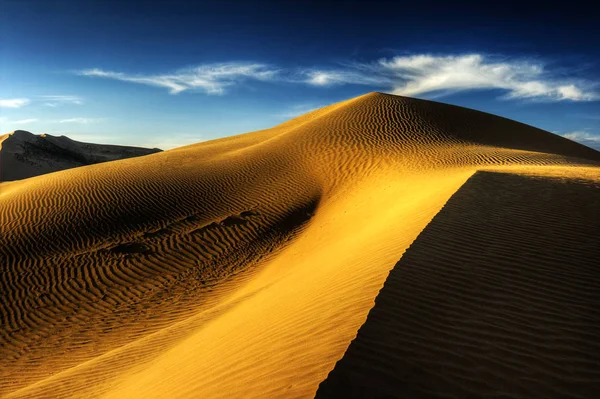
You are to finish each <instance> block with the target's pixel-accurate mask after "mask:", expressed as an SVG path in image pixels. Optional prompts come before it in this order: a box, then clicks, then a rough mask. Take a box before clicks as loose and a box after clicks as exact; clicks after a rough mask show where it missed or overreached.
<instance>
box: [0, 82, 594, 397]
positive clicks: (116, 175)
mask: <svg viewBox="0 0 600 399" xmlns="http://www.w3.org/2000/svg"><path fill="white" fill-rule="evenodd" d="M484 169H485V170H494V171H510V172H511V173H513V174H515V173H517V174H519V173H520V174H523V173H526V174H528V175H531V174H536V175H539V176H545V175H548V174H552V175H561V176H563V177H562V178H563V179H567V180H572V179H577V178H585V179H588V180H589V179H593V178H594V176H598V175H599V174H600V153H598V152H596V151H594V150H592V149H589V148H587V147H584V146H582V145H580V144H577V143H575V142H572V141H569V140H567V139H564V138H562V137H559V136H556V135H553V134H551V133H548V132H545V131H542V130H539V129H536V128H533V127H531V126H527V125H523V124H520V123H517V122H514V121H510V120H507V119H504V118H500V117H496V116H493V115H489V114H484V113H481V112H477V111H472V110H468V109H464V108H460V107H454V106H449V105H444V104H440V103H435V102H429V101H423V100H416V99H410V98H404V97H398V96H391V95H384V94H379V93H371V94H367V95H364V96H361V97H357V98H354V99H351V100H347V101H344V102H341V103H338V104H334V105H331V106H328V107H325V108H322V109H320V110H317V111H313V112H311V113H309V114H306V115H304V116H301V117H298V118H296V119H293V120H291V121H288V122H286V123H283V124H281V125H279V126H276V127H274V128H272V129H267V130H263V131H258V132H253V133H248V134H245V135H240V136H235V137H230V138H225V139H220V140H214V141H209V142H204V143H200V144H196V145H191V146H186V147H181V148H178V149H175V150H170V151H165V152H161V153H157V154H152V155H148V156H144V157H138V158H131V159H126V160H119V161H114V162H109V163H105V164H96V165H90V166H84V167H80V168H75V169H69V170H65V171H61V172H58V173H52V174H48V175H46V176H39V177H33V178H30V179H26V180H23V181H17V182H10V183H2V185H0V190H1V191H0V260H1V261H0V265H2V266H1V267H2V274H1V280H0V284H1V286H0V320H1V322H2V324H1V328H0V396H4V397H7V398H17V397H21V398H46V397H61V398H62V397H77V398H79V397H105V398H123V397H139V398H152V397H155V398H164V397H170V398H178V397H182V398H183V397H199V396H201V397H206V398H217V397H223V398H231V397H263V398H264V397H274V398H276V397H285V398H289V397H312V396H314V395H315V393H316V392H317V389H318V388H319V384H320V383H321V382H323V381H324V380H325V379H326V378H327V377H328V374H329V373H330V371H331V370H333V369H334V367H335V366H336V362H337V361H338V360H340V359H342V358H343V357H344V353H345V352H346V350H347V349H348V346H349V345H350V343H351V341H352V340H353V339H354V338H355V337H356V334H357V331H358V330H359V328H360V327H361V325H363V323H365V320H367V316H368V314H369V311H370V310H371V308H372V307H373V305H374V300H375V298H376V296H377V295H378V293H379V291H380V289H381V288H382V286H383V285H384V283H385V282H386V278H387V277H388V273H389V272H390V270H391V269H392V268H394V265H395V264H396V263H397V262H398V260H399V259H401V257H402V254H403V253H404V251H405V250H406V249H407V248H408V247H409V246H410V245H411V243H413V241H414V240H415V239H416V238H417V237H418V236H419V234H420V233H421V232H422V231H423V229H424V228H425V227H426V226H427V225H428V223H429V222H430V221H431V220H432V219H433V218H434V216H435V215H436V214H438V212H439V211H440V209H442V207H443V206H444V204H445V203H446V202H447V201H448V200H449V199H450V198H451V197H452V196H453V195H454V194H455V193H456V192H457V191H458V190H459V189H460V188H461V187H462V186H463V185H464V184H465V182H467V181H468V180H469V178H471V176H473V174H474V173H476V172H477V171H480V170H484ZM590 192H591V191H590ZM574 206H575V207H576V206H577V205H576V204H575V205H574ZM576 227H577V226H575V227H574V228H575V229H576ZM509 228H510V227H509ZM515 231H516V230H515ZM467 245H468V244H467ZM458 250H459V251H463V250H464V251H465V253H470V251H471V249H470V247H467V248H459V249H458ZM522 260H523V259H521V258H518V257H517V258H516V262H519V261H522ZM457 289H459V288H457ZM545 292H546V293H547V295H549V296H551V295H552V293H551V292H549V291H545ZM561 292H562V291H561ZM414 300H415V301H417V302H418V301H419V299H418V298H416V299H414ZM368 324H369V323H367V324H366V325H368ZM366 325H365V326H366ZM572 327H574V326H572ZM485 331H486V330H484V331H483V332H484V333H485ZM587 337H588V338H589V339H591V336H587ZM375 349H376V348H375ZM459 366H461V365H457V366H456V367H459ZM336 369H337V368H336ZM449 375H452V374H451V373H450V374H449Z"/></svg>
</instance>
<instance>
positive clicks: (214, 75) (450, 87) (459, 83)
mask: <svg viewBox="0 0 600 399" xmlns="http://www.w3.org/2000/svg"><path fill="white" fill-rule="evenodd" d="M564 72H565V71H564V70H561V71H560V74H559V72H557V71H555V72H554V73H552V71H549V70H548V68H547V66H546V65H545V64H544V63H542V62H539V61H533V60H527V59H508V58H504V59H498V58H497V57H496V58H492V57H488V56H485V55H482V54H460V55H444V56H436V55H430V54H421V55H411V56H397V57H392V58H382V59H379V60H376V61H373V62H369V63H356V62H355V63H347V64H342V65H340V66H338V67H336V68H329V69H328V68H296V69H284V68H275V67H272V66H268V65H266V64H260V63H236V62H232V63H221V64H207V65H201V66H197V67H193V68H186V69H182V70H179V71H177V72H175V73H171V74H159V75H131V74H126V73H122V72H112V71H105V70H102V69H97V68H94V69H88V70H83V71H79V72H78V74H79V75H82V76H89V77H96V78H105V79H113V80H120V81H124V82H131V83H138V84H145V85H150V86H156V87H161V88H166V89H167V90H169V92H170V93H171V94H177V93H181V92H183V91H187V90H189V91H200V92H204V93H205V94H209V95H219V94H223V93H225V92H226V90H227V89H228V88H230V87H232V86H234V85H237V84H239V83H241V82H243V81H247V80H255V81H272V82H275V81H277V82H285V83H292V84H306V85H309V86H314V87H332V86H340V85H362V86H370V87H373V88H377V89H379V90H381V91H386V92H389V93H392V94H397V95H404V96H420V95H425V94H429V93H436V95H438V96H439V95H445V94H451V93H456V92H460V91H467V90H501V91H504V95H503V96H501V98H502V99H536V100H543V101H565V100H567V101H595V100H600V94H599V93H598V91H597V89H598V87H599V85H598V83H597V82H590V81H585V80H582V79H568V78H564Z"/></svg>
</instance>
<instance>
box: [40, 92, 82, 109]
mask: <svg viewBox="0 0 600 399" xmlns="http://www.w3.org/2000/svg"><path fill="white" fill-rule="evenodd" d="M39 98H40V101H42V102H43V104H44V105H45V106H47V107H52V108H55V107H59V106H61V105H82V104H83V99H82V98H81V97H79V96H71V95H54V96H39Z"/></svg>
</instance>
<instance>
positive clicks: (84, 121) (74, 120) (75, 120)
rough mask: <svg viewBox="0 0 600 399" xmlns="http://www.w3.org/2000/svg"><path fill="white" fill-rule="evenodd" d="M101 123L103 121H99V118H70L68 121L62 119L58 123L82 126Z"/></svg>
mask: <svg viewBox="0 0 600 399" xmlns="http://www.w3.org/2000/svg"><path fill="white" fill-rule="evenodd" d="M100 121H101V119H99V118H68V119H61V120H59V121H58V123H79V124H82V125H88V124H91V123H98V122H100Z"/></svg>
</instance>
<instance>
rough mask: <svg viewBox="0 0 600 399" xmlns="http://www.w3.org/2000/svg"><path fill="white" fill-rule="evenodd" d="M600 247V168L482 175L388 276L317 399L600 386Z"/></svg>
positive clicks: (555, 394)
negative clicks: (568, 173)
mask: <svg viewBox="0 0 600 399" xmlns="http://www.w3.org/2000/svg"><path fill="white" fill-rule="evenodd" d="M599 243H600V176H597V178H596V179H595V180H578V179H564V178H555V177H552V178H549V177H544V176H522V175H513V174H506V173H490V172H478V173H476V174H475V175H473V177H471V178H470V179H469V180H468V181H467V182H466V183H465V184H464V185H463V186H462V187H461V188H460V189H459V190H458V192H457V193H456V194H455V195H453V196H452V198H451V199H450V200H449V201H448V202H447V203H446V205H445V206H444V208H443V209H442V210H441V211H440V212H439V213H438V214H437V215H436V216H435V218H434V219H433V220H432V221H431V223H429V224H428V225H427V227H426V228H425V230H424V231H423V232H422V233H421V234H420V235H419V237H418V238H417V239H416V240H415V242H413V244H412V245H411V246H410V248H409V249H408V250H407V251H406V253H405V254H404V256H403V257H402V259H401V260H400V261H399V262H398V264H397V265H396V266H395V267H394V269H393V270H392V271H391V272H390V275H389V277H388V278H387V280H386V282H385V284H384V287H383V289H382V290H381V292H380V293H379V295H378V296H377V298H376V300H375V306H374V307H373V308H372V309H371V311H370V312H369V316H368V318H367V321H366V322H365V323H364V324H363V325H362V326H361V328H360V329H359V331H358V335H357V338H356V339H354V340H353V342H352V344H351V345H350V347H349V348H348V350H347V351H346V353H345V354H344V357H343V358H342V359H341V360H340V361H339V362H338V363H337V364H336V366H335V368H334V369H333V371H332V372H331V374H330V375H329V376H328V378H327V379H326V380H325V381H324V382H323V383H322V384H321V386H320V388H319V391H318V394H317V397H318V398H326V397H331V398H365V397H386V398H392V397H399V398H408V397H427V398H431V397H459V398H467V397H473V398H475V397H476V398H484V397H495V398H496V397H526V398H534V397H537V398H565V397H569V398H577V397H579V398H595V397H598V396H600V359H599V358H598V353H600V343H599V341H598V337H599V333H600V312H599V311H598V305H599V304H600V273H598V261H599V259H600V245H599ZM457 249H458V250H457Z"/></svg>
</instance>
